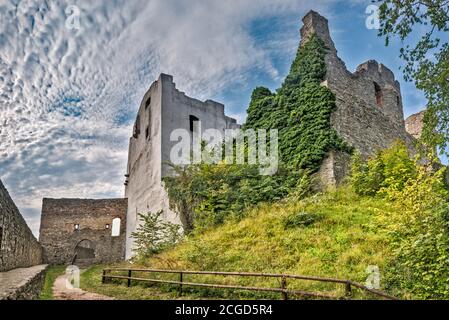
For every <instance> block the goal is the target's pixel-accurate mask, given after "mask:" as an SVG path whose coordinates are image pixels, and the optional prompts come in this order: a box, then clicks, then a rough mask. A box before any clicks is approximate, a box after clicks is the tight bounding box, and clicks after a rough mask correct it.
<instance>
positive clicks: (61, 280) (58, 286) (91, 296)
mask: <svg viewBox="0 0 449 320" xmlns="http://www.w3.org/2000/svg"><path fill="white" fill-rule="evenodd" d="M53 297H54V299H55V300H114V298H111V297H108V296H104V295H101V294H96V293H92V292H87V291H84V290H82V289H76V288H73V289H70V288H68V286H67V275H62V276H59V277H58V278H56V281H55V283H54V284H53Z"/></svg>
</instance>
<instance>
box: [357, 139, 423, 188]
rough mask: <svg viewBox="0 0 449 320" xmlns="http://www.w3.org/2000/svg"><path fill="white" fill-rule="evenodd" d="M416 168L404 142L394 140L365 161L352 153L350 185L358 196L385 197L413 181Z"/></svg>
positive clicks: (416, 165)
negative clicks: (390, 144) (386, 147)
mask: <svg viewBox="0 0 449 320" xmlns="http://www.w3.org/2000/svg"><path fill="white" fill-rule="evenodd" d="M417 168H418V164H416V163H415V161H413V160H412V159H411V158H410V155H409V151H408V149H407V146H406V145H405V143H404V142H402V141H398V142H396V143H395V144H393V145H392V146H391V147H390V148H389V149H386V150H383V151H381V152H378V153H377V155H376V156H374V157H373V158H371V159H369V160H368V161H366V162H364V161H362V159H361V157H360V154H359V153H355V154H354V155H353V157H352V166H351V176H350V182H351V184H352V186H353V188H354V190H355V192H356V193H357V194H359V195H369V196H374V195H388V194H389V193H391V192H394V191H399V190H402V189H403V188H404V186H405V184H406V183H407V181H409V180H410V179H413V178H415V177H416V171H417Z"/></svg>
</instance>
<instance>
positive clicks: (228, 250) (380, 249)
mask: <svg viewBox="0 0 449 320" xmlns="http://www.w3.org/2000/svg"><path fill="white" fill-rule="evenodd" d="M395 210H400V209H399V208H395V207H394V206H392V205H391V204H390V203H388V202H386V201H383V200H379V199H374V198H372V197H370V198H368V197H366V198H363V197H359V196H356V195H355V194H353V193H352V192H351V191H349V190H347V189H342V190H339V191H338V192H331V193H328V194H325V195H321V196H315V197H312V198H309V199H307V200H303V201H299V202H297V201H292V200H290V201H288V200H287V201H285V202H281V203H277V204H272V205H260V206H258V207H257V208H254V209H252V210H251V211H250V213H249V214H248V217H247V218H245V219H243V220H241V221H239V222H232V221H231V222H228V223H226V224H224V225H223V226H220V227H218V228H216V229H213V230H210V231H207V232H205V233H202V234H200V235H197V236H192V237H190V238H189V239H187V240H186V241H185V242H184V243H183V244H181V245H179V246H177V247H176V248H174V249H172V250H169V251H167V252H165V253H163V254H160V255H158V256H156V257H155V258H152V259H150V260H149V261H148V262H147V263H146V264H147V265H148V266H151V267H158V268H174V269H194V270H220V271H252V272H279V273H293V274H303V275H315V276H327V277H335V278H342V279H350V280H354V281H359V282H365V279H366V277H367V274H366V268H367V267H368V266H369V265H377V266H379V267H380V269H381V270H382V268H383V267H384V266H385V264H386V262H387V261H388V259H387V257H388V256H389V252H388V244H387V236H386V232H385V230H383V229H382V228H381V224H380V221H381V219H379V218H380V217H385V216H387V215H389V214H391V213H394V211H395ZM216 280H219V279H215V281H216ZM251 282H252V283H255V282H254V279H251ZM259 284H260V283H259ZM332 286H333V285H331V286H329V285H325V286H324V288H323V285H322V284H317V283H305V282H304V283H298V288H303V289H307V290H322V289H329V287H332Z"/></svg>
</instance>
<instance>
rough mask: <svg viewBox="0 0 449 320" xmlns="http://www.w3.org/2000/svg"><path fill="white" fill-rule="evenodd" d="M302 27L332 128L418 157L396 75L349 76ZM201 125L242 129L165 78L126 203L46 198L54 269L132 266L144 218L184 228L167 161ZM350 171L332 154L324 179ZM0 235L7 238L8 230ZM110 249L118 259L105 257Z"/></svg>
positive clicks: (136, 153) (362, 71)
mask: <svg viewBox="0 0 449 320" xmlns="http://www.w3.org/2000/svg"><path fill="white" fill-rule="evenodd" d="M303 24H304V25H303V27H302V29H301V45H303V44H304V43H306V41H307V40H308V39H309V38H310V37H311V36H312V35H313V34H316V35H317V36H318V37H319V38H321V39H322V40H323V41H324V43H325V44H326V46H327V47H328V49H329V50H328V53H327V54H326V57H325V62H326V68H327V74H326V79H325V81H323V83H322V85H323V86H327V87H328V88H329V89H330V90H331V91H332V92H333V93H334V94H335V96H336V105H337V108H336V110H335V111H334V112H333V114H332V116H331V124H332V127H333V128H334V129H335V130H336V132H337V133H338V135H339V136H340V137H341V138H342V139H343V140H344V141H346V142H347V143H348V144H349V145H351V146H352V147H354V148H355V149H357V150H358V151H359V152H360V153H361V155H362V156H363V157H364V158H367V157H369V156H371V155H373V154H374V153H375V152H376V151H378V150H382V149H385V148H388V147H389V146H390V145H391V144H392V143H393V142H395V141H396V140H402V141H404V142H405V143H406V144H407V146H408V147H409V148H410V149H411V150H413V144H414V141H415V137H418V136H419V134H420V132H421V130H422V117H421V116H412V117H411V118H410V120H407V121H404V114H403V105H402V96H401V88H400V85H399V82H398V81H396V80H395V77H394V74H393V72H392V71H391V70H389V69H388V68H387V67H385V66H384V65H382V64H379V63H377V62H376V61H373V60H370V61H367V62H365V63H363V64H361V65H360V66H359V67H357V69H356V71H355V72H350V71H348V70H347V68H346V66H345V64H344V62H343V61H342V60H341V59H340V58H339V57H338V54H337V50H336V48H335V45H334V42H333V40H332V38H331V36H330V33H329V27H328V21H327V20H326V18H324V17H322V16H321V15H319V14H318V13H316V12H314V11H310V12H309V13H308V14H307V15H306V16H305V17H304V19H303ZM197 121H201V128H200V131H201V132H198V133H202V132H204V131H205V130H207V129H218V130H219V131H221V132H224V130H226V129H235V128H240V125H238V124H237V122H236V121H235V120H234V119H232V118H229V117H227V116H226V115H225V112H224V105H223V104H220V103H218V102H215V101H212V100H206V101H204V102H203V101H200V100H197V99H194V98H190V97H188V96H187V95H186V94H185V93H183V92H181V91H179V90H178V89H177V88H176V85H175V83H174V82H173V77H172V76H170V75H166V74H161V75H160V76H159V78H158V79H157V80H156V81H155V82H154V83H153V84H152V85H151V86H150V88H149V90H148V91H147V92H146V94H145V95H144V97H143V99H142V101H141V104H140V107H139V110H138V113H137V117H136V121H135V124H134V129H133V132H132V136H131V138H130V141H129V153H128V165H127V172H126V175H125V176H126V181H125V198H124V199H121V200H119V199H117V200H96V201H94V200H82V199H59V200H52V199H45V200H44V202H43V210H42V222H41V235H40V237H41V243H42V245H43V247H44V249H45V252H46V256H47V259H48V260H49V261H50V262H52V263H67V262H72V261H71V260H73V257H75V256H78V258H79V259H91V260H90V261H93V262H99V261H101V262H104V261H116V260H119V259H122V258H123V257H126V259H129V258H131V257H132V255H133V248H134V240H133V237H132V233H133V232H135V231H136V230H137V228H138V226H139V217H138V214H146V213H150V212H152V213H156V212H158V211H161V210H162V211H163V218H164V219H165V220H166V221H171V222H174V223H178V224H182V223H183V221H181V219H182V218H181V217H179V215H177V214H176V212H173V211H172V210H171V209H170V206H169V199H168V195H167V192H166V190H165V188H164V183H163V178H164V177H166V176H169V175H171V174H172V171H171V170H170V167H169V166H168V162H169V160H170V152H171V149H172V147H173V146H174V145H175V144H176V143H177V141H176V139H172V138H173V137H171V133H172V132H173V131H174V130H176V129H185V130H187V131H189V132H193V131H194V130H197V129H196V128H194V125H193V124H194V123H195V122H197ZM406 124H407V126H406ZM407 129H409V130H410V132H411V133H412V134H410V133H408V132H407ZM348 167H349V155H348V154H346V153H343V152H338V151H331V152H329V154H328V155H327V156H326V158H325V159H324V161H323V163H322V166H321V169H320V170H319V172H318V174H319V177H320V180H321V182H322V185H323V186H335V185H338V184H339V183H340V182H342V180H343V178H344V177H345V176H346V175H347V172H348V169H349V168H348ZM117 218H119V219H120V221H121V227H120V228H121V233H120V236H119V237H118V238H114V237H112V230H110V229H109V228H111V227H112V223H113V222H112V221H113V220H114V219H117ZM125 224H126V228H125ZM0 230H1V231H2V232H3V233H5V228H4V227H3V229H0ZM125 234H126V235H125ZM125 242H126V245H125ZM124 248H126V249H124ZM108 250H109V251H113V252H112V253H109V254H107V251H108ZM124 252H126V253H124ZM80 257H81V258H80ZM74 261H76V259H75V260H74Z"/></svg>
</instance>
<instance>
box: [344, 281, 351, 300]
mask: <svg viewBox="0 0 449 320" xmlns="http://www.w3.org/2000/svg"><path fill="white" fill-rule="evenodd" d="M345 296H346V298H347V299H349V298H351V296H352V289H351V282H349V281H347V282H346V284H345Z"/></svg>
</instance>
